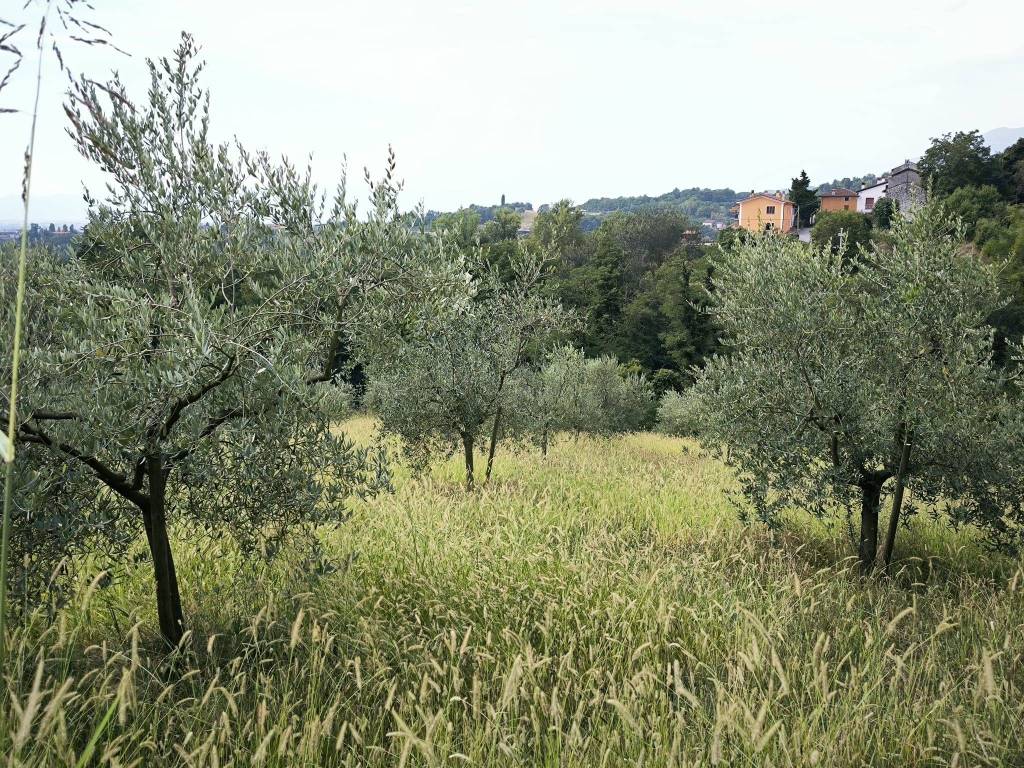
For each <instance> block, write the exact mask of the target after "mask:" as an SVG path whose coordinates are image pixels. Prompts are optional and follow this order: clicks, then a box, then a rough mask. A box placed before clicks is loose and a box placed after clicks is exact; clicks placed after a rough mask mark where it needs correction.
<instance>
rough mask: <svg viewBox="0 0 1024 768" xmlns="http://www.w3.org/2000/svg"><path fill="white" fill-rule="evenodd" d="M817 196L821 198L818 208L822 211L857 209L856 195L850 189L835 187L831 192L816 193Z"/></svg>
mask: <svg viewBox="0 0 1024 768" xmlns="http://www.w3.org/2000/svg"><path fill="white" fill-rule="evenodd" d="M818 197H819V198H820V199H821V208H819V209H818V210H820V211H822V212H825V211H856V210H857V198H858V195H857V193H856V192H854V191H853V190H852V189H846V188H844V187H837V188H836V189H833V190H832V191H831V192H820V193H818Z"/></svg>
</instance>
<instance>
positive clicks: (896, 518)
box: [882, 425, 912, 568]
mask: <svg viewBox="0 0 1024 768" xmlns="http://www.w3.org/2000/svg"><path fill="white" fill-rule="evenodd" d="M900 433H901V436H902V438H903V448H902V450H901V451H900V465H899V469H897V471H896V487H895V488H894V489H893V494H892V511H891V512H890V513H889V527H888V530H887V531H886V534H885V543H884V544H883V545H882V561H883V563H884V564H885V567H887V568H888V567H889V563H890V562H892V553H893V550H894V549H895V548H896V533H897V531H898V530H899V525H900V511H901V510H902V509H903V489H904V487H905V479H906V474H907V463H908V462H909V461H910V450H911V447H912V446H911V440H912V437H911V435H910V434H909V433H908V432H907V429H906V426H905V425H904V426H903V428H902V429H901V430H900Z"/></svg>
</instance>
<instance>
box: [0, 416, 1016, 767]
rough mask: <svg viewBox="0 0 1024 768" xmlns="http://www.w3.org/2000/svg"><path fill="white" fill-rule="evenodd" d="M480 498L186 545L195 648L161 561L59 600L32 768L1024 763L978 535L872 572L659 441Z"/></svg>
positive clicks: (529, 459) (7, 735) (424, 495)
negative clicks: (154, 587)
mask: <svg viewBox="0 0 1024 768" xmlns="http://www.w3.org/2000/svg"><path fill="white" fill-rule="evenodd" d="M346 428H347V430H349V431H350V432H351V433H352V434H353V435H355V436H356V437H358V438H359V439H368V438H369V437H370V435H371V433H372V431H373V429H374V425H373V422H372V421H370V420H369V419H365V418H363V419H356V420H353V421H352V422H350V423H349V424H347V425H346ZM461 482H462V469H461V465H460V464H459V463H458V462H457V461H456V460H454V459H453V460H451V461H449V462H443V463H438V464H436V465H435V466H433V467H432V468H431V469H430V471H429V472H428V473H427V474H426V475H424V476H421V477H413V476H411V475H409V474H408V473H407V472H402V471H400V472H399V473H398V474H397V476H396V477H395V479H394V485H395V490H394V492H393V493H392V494H388V495H384V496H379V497H376V498H373V499H370V500H366V501H362V502H359V503H358V504H356V505H355V506H353V508H352V514H351V517H350V518H349V519H348V520H347V521H346V522H344V523H343V524H341V525H339V526H338V527H337V528H333V529H330V530H323V531H322V532H321V537H320V543H321V549H322V551H321V552H320V553H319V555H318V556H317V557H311V556H310V555H309V550H308V548H305V549H289V550H286V551H283V552H280V553H278V556H277V557H276V558H274V559H273V560H272V561H271V564H270V565H263V566H259V567H256V566H253V565H251V564H247V563H251V562H252V560H251V559H250V560H246V559H243V558H241V557H239V556H238V553H237V552H235V551H234V550H233V548H232V545H231V543H230V540H229V539H222V540H219V541H217V542H216V543H214V544H212V545H211V544H208V543H202V544H196V543H194V542H195V541H198V539H193V538H192V537H190V536H188V535H187V533H186V532H182V531H178V536H177V540H176V541H175V546H176V548H177V551H178V559H179V563H180V565H179V574H180V580H181V585H182V596H183V600H184V601H185V613H186V616H187V619H188V621H189V629H190V630H191V637H190V638H189V641H188V643H187V647H188V649H189V650H188V651H187V652H182V653H180V654H179V655H178V656H177V657H175V658H172V659H170V660H169V659H167V657H166V655H165V654H164V653H163V652H162V650H161V647H160V641H159V635H158V630H157V626H156V617H155V612H152V609H151V608H150V603H151V602H152V599H151V595H150V591H151V583H152V574H151V571H150V568H151V566H150V565H149V564H148V561H147V560H146V559H145V558H139V559H138V562H136V563H135V564H134V565H130V566H129V567H128V568H126V569H125V570H123V571H118V572H116V573H115V574H113V576H112V578H109V579H108V578H103V577H98V578H96V579H94V580H93V581H92V582H91V583H90V584H83V585H82V589H81V591H80V594H78V595H77V596H76V598H75V599H74V600H72V601H71V602H70V603H69V604H68V605H66V606H62V607H53V608H51V609H49V611H44V610H42V609H39V610H37V611H36V613H35V615H34V617H33V619H32V620H31V621H29V622H28V623H27V624H24V625H22V626H20V627H19V628H17V629H15V630H14V634H13V637H12V640H11V643H12V645H13V649H12V654H13V664H14V665H15V669H14V674H13V678H12V679H13V681H14V682H13V685H14V686H15V689H14V690H13V691H12V692H11V693H12V696H11V697H10V699H9V700H10V702H11V704H10V705H9V708H8V709H7V711H4V712H3V713H2V716H0V717H2V720H0V740H3V741H4V742H5V743H6V746H7V747H8V755H9V757H8V761H7V763H6V764H7V765H11V766H28V765H39V766H44V765H45V766H65V765H66V766H76V765H117V766H171V765H175V766H177V765H194V766H213V765H217V766H250V765H253V766H256V765H262V766H322V765H338V766H441V765H450V766H468V765H478V766H580V767H581V768H582V767H584V766H586V767H588V768H589V767H591V766H595V767H596V766H698V765H727V766H744V765H746V766H751V765H757V766H762V765H765V766H769V765H770V766H804V765H808V766H809V765H821V766H860V765H865V766H868V765H870V766H913V765H922V766H925V765H929V766H930V765H960V766H978V765H986V766H987V765H992V766H996V765H1006V766H1011V765H1021V764H1024V697H1022V693H1024V596H1022V584H1021V581H1022V574H1021V569H1022V563H1021V562H1019V561H1012V560H1009V559H1006V558H1004V557H1002V556H998V555H994V554H990V553H988V552H986V551H985V550H984V549H983V548H982V547H981V546H979V545H978V544H977V543H976V541H975V538H974V537H973V536H972V533H971V532H970V531H961V532H957V533H953V532H950V531H948V530H947V529H944V528H941V527H939V526H938V525H936V524H934V523H932V522H931V521H930V520H928V519H927V517H926V516H919V517H918V518H916V519H914V520H913V521H912V524H911V531H908V532H906V533H904V534H903V535H902V537H901V542H902V543H903V547H904V548H903V549H901V550H900V551H899V552H898V553H897V557H898V558H899V565H898V568H897V570H896V572H895V573H892V574H891V575H890V576H888V577H874V578H871V579H866V580H865V579H864V578H863V577H861V576H860V575H859V572H858V569H857V568H856V565H855V563H854V561H853V560H851V559H847V557H848V555H850V554H851V553H852V551H853V550H852V546H851V544H850V542H849V538H848V533H847V529H846V526H845V523H844V522H843V520H842V516H841V515H839V516H837V519H836V521H835V523H834V524H824V523H821V522H818V521H813V520H810V519H807V518H806V517H803V516H802V515H801V514H800V513H799V511H797V510H794V511H793V514H792V515H791V517H790V519H788V520H787V521H786V524H785V525H784V526H783V528H782V529H781V530H779V531H768V530H766V529H765V528H763V527H761V526H759V525H746V524H743V523H741V522H740V521H739V516H738V514H737V509H736V507H735V506H734V503H735V502H734V501H733V499H732V490H733V480H732V475H731V472H730V469H729V468H728V467H727V466H726V465H725V464H724V463H722V462H721V461H719V460H717V459H715V458H713V457H709V456H706V455H702V454H701V453H700V452H699V450H698V447H697V445H696V444H694V443H689V442H686V441H682V440H678V439H674V438H668V437H664V436H660V435H654V434H636V435H629V436H624V437H618V438H614V439H608V440H602V439H596V438H589V437H582V438H580V439H578V440H573V439H570V438H565V439H562V440H560V441H558V442H557V443H556V444H555V445H554V446H553V447H552V449H551V451H550V452H549V454H548V456H547V457H546V458H545V457H542V456H541V455H540V452H539V451H536V450H524V451H521V452H518V453H507V452H499V455H498V459H497V463H496V467H495V474H494V477H493V478H492V481H491V483H490V484H489V485H487V486H485V487H483V488H481V489H479V490H478V491H477V492H475V493H466V492H465V491H464V490H463V489H462V486H461ZM142 546H143V545H142V544H141V543H140V553H141V552H142V551H143V550H142V549H141V547H142ZM171 667H173V668H171Z"/></svg>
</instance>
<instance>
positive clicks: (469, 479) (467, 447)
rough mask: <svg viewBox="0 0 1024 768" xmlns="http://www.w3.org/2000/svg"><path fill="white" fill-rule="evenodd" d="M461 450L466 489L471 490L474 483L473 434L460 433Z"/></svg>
mask: <svg viewBox="0 0 1024 768" xmlns="http://www.w3.org/2000/svg"><path fill="white" fill-rule="evenodd" d="M462 451H463V454H464V455H465V458H466V490H467V491H472V490H473V487H474V485H475V480H474V477H473V436H472V435H470V434H469V433H468V432H463V433H462Z"/></svg>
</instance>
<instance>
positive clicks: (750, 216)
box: [730, 160, 925, 241]
mask: <svg viewBox="0 0 1024 768" xmlns="http://www.w3.org/2000/svg"><path fill="white" fill-rule="evenodd" d="M924 196H925V195H924V187H923V185H922V183H921V174H920V172H919V171H918V168H917V164H916V163H914V162H911V161H910V160H907V161H905V162H903V163H902V164H900V165H898V166H896V167H895V168H893V169H892V170H891V171H889V173H888V174H887V175H886V176H885V177H884V178H881V179H878V180H877V181H875V182H873V183H871V184H868V185H863V186H861V188H860V189H858V190H853V189H847V188H845V187H835V188H829V189H828V190H827V191H819V192H818V193H817V198H818V211H819V212H821V213H832V212H835V211H856V212H857V213H863V214H870V213H871V212H872V211H873V210H874V208H875V204H876V203H877V202H878V201H879V200H881V199H882V198H890V199H892V200H894V201H895V202H896V204H897V205H898V206H899V208H900V209H901V210H911V209H912V208H913V207H914V206H915V205H919V204H920V203H921V202H923V200H924ZM730 210H731V211H732V212H733V213H734V214H735V216H736V218H735V220H734V221H733V222H731V226H734V227H738V228H740V229H745V230H747V231H749V232H762V231H766V232H768V231H776V232H781V233H783V234H788V233H793V232H796V233H798V234H799V236H800V238H801V239H802V240H807V241H809V240H810V227H809V226H807V227H801V226H800V222H801V217H800V210H799V206H798V205H797V204H796V203H794V202H793V201H792V200H790V199H789V198H788V197H787V192H786V191H783V190H776V191H768V192H757V193H755V192H751V193H750V195H748V196H747V197H745V198H743V199H742V200H740V201H739V202H738V203H736V205H735V206H733V207H732V209H730ZM814 221H815V216H814V215H812V216H811V217H810V221H809V223H810V224H813V223H814Z"/></svg>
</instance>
